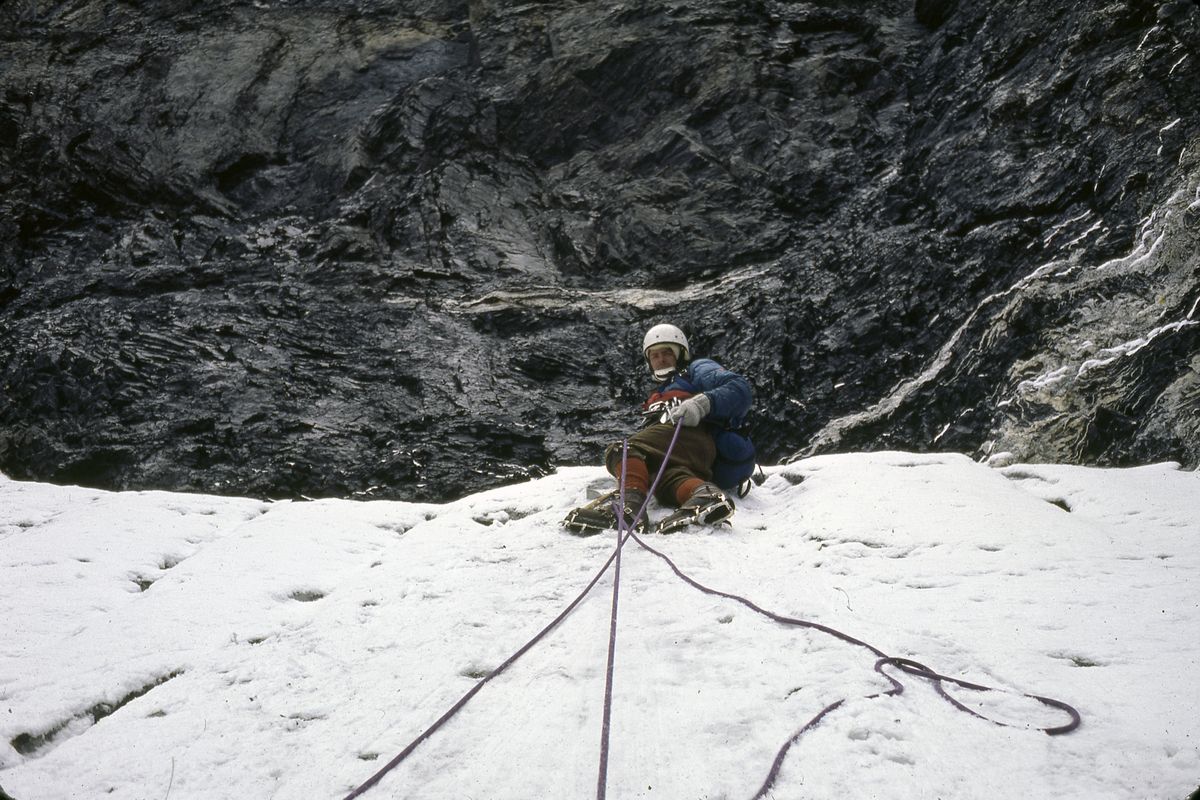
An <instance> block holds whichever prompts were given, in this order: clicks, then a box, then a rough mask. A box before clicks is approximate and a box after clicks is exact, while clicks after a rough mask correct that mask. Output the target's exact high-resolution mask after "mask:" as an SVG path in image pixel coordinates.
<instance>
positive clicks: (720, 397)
mask: <svg viewBox="0 0 1200 800" xmlns="http://www.w3.org/2000/svg"><path fill="white" fill-rule="evenodd" d="M700 392H704V394H706V395H708V399H709V400H710V401H711V402H712V409H711V410H710V411H709V412H708V416H707V417H705V422H711V423H712V424H714V425H715V426H717V427H719V428H736V427H738V426H739V425H741V424H742V421H743V420H744V419H745V418H746V414H747V413H748V412H749V411H750V406H751V405H752V404H753V403H754V395H753V393H752V392H751V390H750V382H749V381H747V380H746V379H745V378H743V377H742V376H741V375H738V374H737V373H736V372H730V371H729V370H727V369H725V368H724V367H722V366H721V365H720V364H718V363H717V362H715V361H713V360H712V359H711V358H698V359H696V360H695V361H693V362H692V363H691V364H689V365H688V368H687V369H686V370H684V371H683V372H682V373H676V374H675V375H673V376H672V377H671V378H670V380H668V381H667V382H666V383H663V384H661V385H659V386H658V387H656V388H655V389H654V391H653V392H651V394H650V398H649V399H648V400H646V402H645V404H644V406H643V407H644V408H647V409H648V408H650V406H652V405H653V404H654V403H658V402H662V401H664V400H665V401H671V400H674V399H676V398H678V399H679V400H686V399H687V398H689V397H691V396H692V395H694V394H699V393H700Z"/></svg>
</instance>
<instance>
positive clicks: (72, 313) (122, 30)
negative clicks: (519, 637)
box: [0, 0, 1200, 499]
mask: <svg viewBox="0 0 1200 800" xmlns="http://www.w3.org/2000/svg"><path fill="white" fill-rule="evenodd" d="M863 5H864V4H859V3H842V2H818V3H787V2H744V0H736V2H735V1H734V0H728V1H722V0H698V1H697V0H691V1H689V2H687V3H684V2H641V1H640V0H639V2H620V0H618V1H617V2H604V3H599V2H595V3H592V2H585V3H576V2H565V1H564V2H547V3H537V4H502V3H496V2H487V1H486V0H477V1H475V2H470V3H462V2H458V3H456V2H436V1H435V0H428V1H427V2H409V3H400V2H359V3H355V4H341V3H338V4H332V3H331V4H323V3H316V2H304V1H302V0H294V1H292V2H272V3H244V2H231V1H226V2H214V3H205V4H201V5H200V6H197V5H196V4H189V3H173V2H153V3H151V2H143V1H142V0H133V2H122V3H117V2H112V1H111V0H80V1H79V2H76V3H71V4H60V5H56V6H52V7H46V6H42V5H39V4H33V3H27V2H17V3H9V4H5V5H4V6H0V64H2V65H3V69H2V70H0V369H2V370H3V373H2V376H0V381H2V384H3V395H2V396H0V470H2V471H3V472H5V473H6V474H8V475H10V476H12V477H17V478H36V479H41V480H52V481H69V482H78V483H84V484H90V485H97V486H104V487H110V488H148V487H154V488H172V489H190V490H204V491H216V492H222V493H244V494H255V495H267V496H298V495H307V496H317V495H356V494H357V495H372V496H387V497H397V498H405V499H439V498H447V497H451V496H454V495H458V494H462V493H465V492H470V491H476V490H478V489H480V488H483V487H485V486H488V485H493V484H495V483H498V482H501V481H507V480H513V479H519V478H522V477H525V476H529V475H534V474H539V473H541V472H543V471H546V470H549V469H552V468H553V467H554V466H555V465H558V464H568V463H595V462H597V461H598V459H599V454H600V448H601V446H602V445H603V444H604V443H605V442H607V441H608V440H610V439H612V438H614V437H617V436H619V435H620V434H621V433H622V432H623V431H626V430H628V429H630V426H631V424H632V422H633V415H632V414H631V413H630V409H631V407H632V406H633V405H634V404H635V403H637V402H638V401H640V399H641V397H642V395H643V394H644V392H645V390H646V388H647V385H646V380H647V375H646V373H645V371H644V368H643V367H642V366H641V364H640V360H639V353H638V346H639V343H640V338H641V333H642V331H643V330H644V329H645V327H647V326H648V325H650V324H652V323H654V322H658V321H662V320H670V321H674V322H676V323H677V324H679V325H680V326H681V327H683V328H684V329H685V330H687V331H688V333H689V334H690V335H691V337H692V339H693V344H694V345H695V347H694V349H695V350H696V351H697V352H700V353H703V354H710V355H713V356H714V357H716V358H718V359H719V360H721V361H722V362H723V363H725V364H726V365H727V366H729V367H731V368H733V369H736V370H738V371H741V372H743V373H745V374H747V375H748V376H749V377H751V378H752V379H753V381H754V383H755V387H756V393H757V403H758V405H757V410H756V413H755V419H754V423H753V432H754V435H755V438H756V440H757V442H758V444H759V446H760V450H761V451H762V456H763V459H764V461H767V462H771V461H775V460H778V459H780V458H783V457H786V456H788V455H791V454H795V453H812V452H825V451H831V450H835V449H880V448H903V449H915V450H928V449H952V450H958V451H964V452H969V453H974V454H976V455H977V456H980V457H983V456H986V455H988V454H991V453H996V452H1000V451H1006V452H1011V453H1012V454H1013V455H1014V457H1017V458H1021V459H1031V460H1032V459H1051V460H1060V461H1074V462H1082V463H1094V464H1126V463H1138V462H1145V461H1150V460H1159V459H1175V460H1179V461H1181V462H1183V463H1185V464H1187V465H1189V466H1195V465H1196V464H1197V463H1198V462H1200V414H1198V413H1197V411H1198V408H1200V328H1198V326H1197V324H1198V323H1200V311H1198V309H1197V305H1198V303H1200V255H1198V254H1200V246H1198V245H1200V241H1198V237H1200V233H1198V231H1200V228H1198V225H1197V223H1198V222H1200V194H1198V187H1200V52H1198V49H1200V8H1198V7H1197V6H1196V4H1195V3H1178V2H1174V3H1159V4H1154V3H1141V2H1137V3H1135V2H1131V1H1129V2H1123V1H1121V0H1117V1H1116V2H1111V3H1107V4H1100V7H1092V6H1093V4H1071V3H1055V2H1050V3H1046V2H1041V3H1032V2H1012V3H1004V4H995V3H981V2H958V1H957V0H916V2H915V4H914V3H913V2H911V1H908V2H879V3H874V4H871V6H870V8H869V9H866V10H864V9H863V8H862V6H863ZM1080 5H1086V6H1087V7H1086V8H1079V7H1077V6H1080Z"/></svg>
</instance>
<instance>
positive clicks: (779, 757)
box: [344, 425, 1082, 800]
mask: <svg viewBox="0 0 1200 800" xmlns="http://www.w3.org/2000/svg"><path fill="white" fill-rule="evenodd" d="M680 428H681V426H680V425H676V428H675V433H674V435H673V436H672V437H671V442H670V444H669V445H668V447H667V449H666V453H665V455H664V458H663V466H662V467H660V468H659V471H658V474H657V475H656V476H655V478H654V482H653V483H652V484H651V485H650V489H649V491H647V493H646V500H645V501H644V502H643V503H642V507H641V508H640V509H639V510H638V513H637V514H635V515H634V517H633V518H634V520H637V519H640V518H642V517H643V515H644V514H645V513H646V508H647V506H648V505H649V502H650V498H651V497H653V496H654V490H655V489H656V488H657V487H658V483H659V480H660V479H661V478H662V475H663V472H664V470H665V468H666V464H667V461H668V460H669V459H670V456H671V451H672V450H673V449H674V447H675V442H676V440H677V439H678V437H679V431H680ZM628 448H629V442H628V440H626V441H625V442H624V444H623V446H622V452H621V478H620V488H619V503H620V505H619V507H618V508H616V509H614V510H615V511H616V516H617V544H616V547H615V548H614V549H613V552H612V555H610V556H609V557H608V560H607V561H605V562H604V564H603V565H602V566H601V567H600V569H599V570H598V571H597V572H596V574H595V575H594V576H593V577H592V579H591V580H590V581H589V582H588V584H587V586H585V587H584V589H583V591H581V592H580V593H579V595H578V596H577V597H576V598H575V599H574V600H572V601H571V602H570V604H569V605H567V607H566V608H564V609H563V610H562V611H561V612H560V613H559V615H558V616H557V617H555V618H554V619H553V620H552V621H551V622H550V623H549V624H548V625H546V627H544V628H542V630H540V631H539V632H538V633H537V634H536V635H535V636H534V637H533V638H532V639H530V640H529V641H528V642H526V643H525V644H524V645H523V646H522V647H521V648H520V649H519V650H517V651H516V652H515V653H513V654H512V655H511V656H509V658H508V659H507V660H506V661H505V662H504V663H503V664H501V665H500V666H498V667H496V669H494V670H492V671H491V672H490V673H488V674H487V676H485V677H484V678H482V679H480V680H479V682H478V683H476V684H475V685H474V686H473V687H472V688H471V690H470V691H468V692H467V693H466V694H464V695H463V696H462V697H461V698H459V700H458V702H456V703H455V704H454V705H453V706H451V707H450V709H449V710H447V711H446V712H445V713H444V714H442V716H441V717H439V718H438V719H437V721H435V722H434V723H433V724H432V725H430V726H429V728H427V729H426V730H425V731H424V732H423V733H421V734H420V735H419V736H417V738H415V739H413V740H412V742H410V743H409V744H408V746H407V747H405V748H404V749H403V750H401V751H400V753H398V754H397V755H396V756H395V757H394V758H393V759H392V760H391V761H389V762H388V763H387V764H385V765H384V766H383V767H382V768H381V769H380V770H379V771H378V772H376V773H375V774H374V775H372V776H371V777H370V778H369V779H368V780H367V781H366V782H364V783H363V784H362V785H361V786H359V787H358V788H356V789H355V790H353V791H352V792H350V794H348V795H346V797H345V798H344V800H354V798H357V797H360V796H362V794H363V793H365V792H366V791H367V790H368V789H370V788H371V787H373V786H375V785H376V784H377V783H379V781H380V780H381V779H382V778H383V776H384V775H386V774H387V773H388V772H390V771H391V770H392V769H394V768H395V767H396V766H398V765H399V764H400V763H401V762H402V761H404V759H406V758H407V757H408V756H409V755H410V754H411V753H412V752H413V751H414V750H415V749H416V748H417V746H418V745H420V744H421V743H422V742H424V741H425V740H426V739H428V738H429V737H430V736H432V735H433V734H434V733H435V732H436V731H437V730H438V729H439V728H441V727H442V726H443V725H444V724H445V723H446V722H447V721H449V720H450V718H451V717H453V716H454V715H455V714H457V713H458V712H459V711H460V710H461V709H462V708H463V706H465V705H466V704H467V703H468V702H469V701H470V700H471V698H473V697H474V696H475V695H476V694H478V693H479V691H480V690H481V689H482V688H483V687H484V685H486V684H487V683H488V682H490V681H491V680H492V679H493V678H495V677H497V676H499V675H500V674H501V673H503V672H504V671H505V670H507V669H508V668H509V667H510V666H512V665H513V664H514V663H515V662H516V661H517V659H519V658H520V657H521V656H523V655H525V653H527V652H529V650H531V649H532V648H533V647H534V646H535V645H537V644H538V642H540V641H541V640H542V639H543V638H545V636H546V635H547V634H548V633H550V631H552V630H553V629H554V628H556V627H558V625H559V623H561V622H562V621H563V620H564V619H566V617H567V616H568V615H569V614H570V613H571V612H572V611H574V610H575V608H576V607H577V606H578V605H579V604H580V603H582V602H583V600H584V598H586V597H587V596H588V594H589V593H590V592H591V591H592V589H593V588H594V587H595V586H596V584H597V583H599V581H600V578H601V577H603V575H604V573H605V572H607V571H608V568H609V567H610V566H612V565H613V564H616V569H615V572H614V576H613V599H612V614H611V619H610V623H609V643H608V666H607V669H606V673H605V688H604V716H603V722H602V726H601V740H600V769H599V775H598V778H597V788H596V797H597V800H605V797H606V794H607V782H608V753H609V733H610V727H611V720H612V688H613V676H614V671H615V660H616V630H617V599H618V596H619V592H620V571H621V566H620V559H621V551H622V549H623V547H624V544H625V542H626V541H628V539H629V538H630V537H632V538H633V540H634V541H636V542H637V543H638V544H639V545H641V546H642V548H643V549H645V550H647V551H649V552H650V553H652V554H654V555H656V556H658V557H659V558H660V559H662V560H663V561H664V562H666V564H667V566H668V567H670V569H671V571H672V572H674V573H675V575H676V576H678V577H679V578H680V579H681V580H683V581H684V582H685V583H687V584H688V585H689V586H692V587H693V588H695V589H697V590H699V591H701V592H703V593H705V594H709V595H713V596H716V597H723V598H725V599H727V600H732V601H734V602H737V603H740V604H742V605H744V606H746V607H747V608H749V609H750V610H751V611H754V612H755V613H757V614H760V615H762V616H764V617H766V618H768V619H770V620H773V621H775V622H778V623H780V624H782V625H788V626H794V627H802V628H809V629H811V630H816V631H820V632H821V633H825V634H828V635H829V636H833V637H835V638H837V639H841V640H842V641H844V642H846V643H847V644H852V645H855V646H858V647H863V648H865V649H867V650H869V651H870V652H871V653H873V654H874V655H875V656H876V657H877V658H876V661H875V665H874V669H875V671H876V672H877V673H879V674H880V675H881V676H882V677H883V678H884V679H886V680H887V681H888V682H889V683H890V684H891V686H892V688H891V689H888V690H886V691H883V692H877V693H875V694H872V695H867V696H865V697H864V698H862V699H865V700H870V699H874V698H877V697H888V696H896V695H900V694H902V693H903V692H904V684H903V683H901V682H900V681H899V680H897V679H896V678H895V677H893V676H892V675H890V674H888V673H887V672H885V671H884V667H887V666H891V667H895V668H897V669H899V670H901V671H902V672H905V673H907V674H909V675H912V676H914V677H918V678H924V679H926V680H929V681H930V682H932V683H933V685H934V688H935V689H936V690H937V692H938V694H939V695H941V696H942V697H943V698H944V699H945V700H946V701H947V702H949V703H950V704H951V705H952V706H953V707H955V708H957V709H959V710H960V711H964V712H966V713H968V714H970V715H971V716H973V717H978V718H979V719H983V720H986V721H988V722H991V723H993V724H995V725H999V726H1001V727H1014V726H1012V725H1008V724H1007V723H1003V722H999V721H998V720H994V719H990V718H989V717H985V716H983V715H982V714H980V713H979V712H977V711H975V710H974V709H972V708H970V707H968V706H966V705H965V704H963V703H962V702H960V701H959V700H957V699H955V698H954V697H952V696H951V695H950V694H949V693H948V692H946V689H945V686H944V684H946V683H952V684H954V685H956V686H959V687H962V688H964V689H970V690H974V691H983V692H987V691H1002V690H999V689H995V688H993V687H988V686H982V685H980V684H976V683H970V682H968V681H964V680H961V679H958V678H952V677H949V676H947V675H942V674H940V673H938V672H935V671H933V670H932V669H930V668H929V667H927V666H925V665H924V664H921V663H919V662H917V661H913V660H911V659H907V658H900V657H896V656H889V655H888V654H887V653H885V652H884V651H882V650H880V649H879V648H878V647H875V646H874V645H871V644H868V643H867V642H865V641H863V640H861V639H857V638H855V637H853V636H851V635H849V634H847V633H844V632H842V631H839V630H837V629H836V628H831V627H829V626H828V625H822V624H820V623H817V622H811V621H809V620H803V619H797V618H795V617H786V616H783V615H781V614H776V613H775V612H773V611H768V610H767V609H764V608H762V607H760V606H758V605H756V604H755V603H754V602H752V601H750V600H748V599H746V598H745V597H742V596H740V595H737V594H733V593H731V592H723V591H720V590H718V589H712V588H710V587H708V586H705V585H704V584H702V583H700V582H699V581H697V580H695V579H694V578H692V577H690V576H689V575H687V574H686V573H685V572H683V570H681V569H680V568H679V567H678V566H677V565H676V564H675V562H674V561H672V560H671V559H670V558H669V557H668V556H666V555H665V554H664V553H661V552H660V551H658V550H656V549H655V548H653V547H651V546H650V545H648V544H646V542H645V541H643V540H642V538H641V537H639V536H638V535H637V534H636V533H635V532H634V531H633V530H632V529H631V528H630V526H629V524H628V523H627V522H626V521H625V519H624V513H623V512H624V507H625V503H624V500H625V470H626V464H627V459H628ZM1021 696H1023V697H1027V698H1030V699H1032V700H1036V701H1038V702H1040V703H1042V704H1044V705H1047V706H1050V707H1051V708H1056V709H1059V710H1060V711H1063V712H1065V713H1066V714H1067V715H1068V717H1070V721H1069V722H1067V723H1066V724H1064V725H1058V726H1054V727H1049V728H1035V730H1039V731H1042V732H1043V733H1045V734H1047V735H1049V736H1059V735H1062V734H1065V733H1070V732H1071V731H1073V730H1075V729H1076V728H1078V727H1079V726H1080V724H1081V722H1082V719H1081V717H1080V715H1079V712H1078V711H1077V710H1075V708H1073V707H1072V706H1070V705H1068V704H1067V703H1064V702H1063V701H1061V700H1055V699H1053V698H1049V697H1042V696H1040V695H1034V694H1022V695H1021ZM847 699H848V698H842V699H841V700H838V701H836V702H834V703H830V704H829V705H827V706H826V707H825V708H823V709H821V711H820V712H818V713H817V714H816V715H815V716H814V717H812V718H811V719H810V720H808V722H806V723H805V724H804V725H803V726H801V727H800V728H799V729H798V730H797V731H796V732H795V733H793V734H792V735H791V736H790V737H788V740H787V741H786V742H784V744H783V746H782V747H780V749H779V751H778V752H777V753H776V755H775V759H774V761H773V762H772V764H771V768H770V770H769V771H768V773H767V776H766V778H765V779H764V781H763V784H762V786H761V787H760V788H759V790H758V792H757V793H755V795H754V796H753V800H761V798H764V797H766V795H767V794H768V792H770V790H771V787H772V786H773V785H774V783H775V781H776V779H777V778H778V776H779V771H780V769H781V768H782V766H783V762H784V760H785V759H786V757H787V754H788V752H789V750H790V749H791V748H792V746H793V745H795V744H796V743H797V742H798V741H799V740H800V738H801V737H802V736H803V735H804V734H805V733H807V732H808V731H810V730H812V729H813V728H815V727H816V726H817V725H818V724H819V723H820V722H821V721H822V720H823V719H824V718H825V717H826V716H828V715H829V714H830V713H832V712H833V711H836V710H837V709H838V708H840V707H841V706H842V705H844V704H845V703H846V701H847Z"/></svg>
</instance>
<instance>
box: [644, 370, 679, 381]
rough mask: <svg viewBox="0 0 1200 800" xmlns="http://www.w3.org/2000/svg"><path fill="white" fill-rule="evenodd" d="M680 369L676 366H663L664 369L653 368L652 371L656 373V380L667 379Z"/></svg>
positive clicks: (653, 373)
mask: <svg viewBox="0 0 1200 800" xmlns="http://www.w3.org/2000/svg"><path fill="white" fill-rule="evenodd" d="M678 371H679V370H678V369H676V368H675V367H663V368H662V369H652V370H650V373H651V374H652V375H654V377H655V379H656V380H660V381H665V380H666V379H667V378H669V377H671V376H672V375H674V374H675V373H676V372H678Z"/></svg>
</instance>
